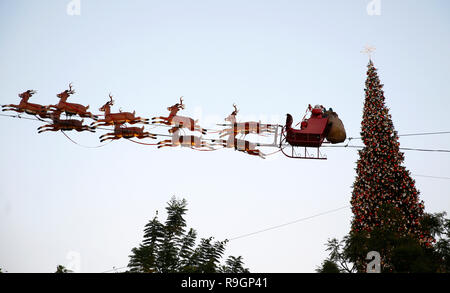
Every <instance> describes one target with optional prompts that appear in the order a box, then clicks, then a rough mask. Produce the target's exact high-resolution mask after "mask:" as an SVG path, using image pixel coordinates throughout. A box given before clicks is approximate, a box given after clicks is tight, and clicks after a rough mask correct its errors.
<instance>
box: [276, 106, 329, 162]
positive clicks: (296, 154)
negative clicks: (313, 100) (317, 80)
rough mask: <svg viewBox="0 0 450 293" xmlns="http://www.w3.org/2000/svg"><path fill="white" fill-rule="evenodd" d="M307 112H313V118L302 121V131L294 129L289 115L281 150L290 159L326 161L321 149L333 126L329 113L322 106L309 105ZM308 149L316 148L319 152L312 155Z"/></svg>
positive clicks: (282, 137)
mask: <svg viewBox="0 0 450 293" xmlns="http://www.w3.org/2000/svg"><path fill="white" fill-rule="evenodd" d="M307 112H311V116H310V117H309V118H308V119H305V118H304V119H303V121H301V123H300V129H296V128H293V127H292V124H293V122H294V120H293V118H292V116H291V115H290V114H287V118H286V125H285V126H284V127H283V129H282V131H281V141H280V149H281V151H282V152H283V154H284V155H286V156H287V157H290V158H298V159H322V160H325V159H326V157H325V156H323V155H322V154H321V153H320V150H319V148H320V147H321V146H322V143H323V142H324V140H325V138H326V137H327V134H328V131H329V130H330V126H331V125H330V123H329V121H328V114H327V111H325V109H324V108H323V107H322V106H316V107H314V108H312V107H311V105H309V106H308V110H307ZM305 116H306V115H305ZM307 148H315V149H316V150H317V152H316V153H315V154H310V153H309V152H308V149H307Z"/></svg>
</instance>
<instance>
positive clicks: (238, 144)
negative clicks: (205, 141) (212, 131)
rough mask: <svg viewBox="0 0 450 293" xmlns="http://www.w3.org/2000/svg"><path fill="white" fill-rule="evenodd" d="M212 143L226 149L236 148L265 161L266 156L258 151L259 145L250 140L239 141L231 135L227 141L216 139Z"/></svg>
mask: <svg viewBox="0 0 450 293" xmlns="http://www.w3.org/2000/svg"><path fill="white" fill-rule="evenodd" d="M212 142H216V143H219V145H221V146H223V147H225V148H234V149H235V150H238V151H240V152H244V153H247V154H249V155H252V156H259V157H260V158H263V159H265V156H266V155H265V154H264V153H262V152H261V151H260V150H258V149H256V147H257V144H256V143H253V142H250V141H248V140H243V139H237V138H236V137H234V136H232V135H229V136H228V139H227V140H223V139H214V140H212Z"/></svg>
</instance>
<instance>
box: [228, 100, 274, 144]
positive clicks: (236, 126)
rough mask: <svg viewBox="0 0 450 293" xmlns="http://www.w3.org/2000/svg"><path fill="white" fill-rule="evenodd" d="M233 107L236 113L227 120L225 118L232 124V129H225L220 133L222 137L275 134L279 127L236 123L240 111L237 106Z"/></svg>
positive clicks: (232, 113) (257, 123) (259, 123)
mask: <svg viewBox="0 0 450 293" xmlns="http://www.w3.org/2000/svg"><path fill="white" fill-rule="evenodd" d="M233 107H234V111H233V112H231V114H230V115H229V116H228V117H227V118H225V121H228V122H230V123H231V127H230V128H226V129H223V130H222V131H221V132H220V137H224V136H227V135H232V136H236V135H238V134H244V135H247V134H249V133H256V134H265V133H274V132H275V127H276V126H277V125H275V124H261V122H236V115H237V113H238V112H239V110H238V108H237V107H236V104H233Z"/></svg>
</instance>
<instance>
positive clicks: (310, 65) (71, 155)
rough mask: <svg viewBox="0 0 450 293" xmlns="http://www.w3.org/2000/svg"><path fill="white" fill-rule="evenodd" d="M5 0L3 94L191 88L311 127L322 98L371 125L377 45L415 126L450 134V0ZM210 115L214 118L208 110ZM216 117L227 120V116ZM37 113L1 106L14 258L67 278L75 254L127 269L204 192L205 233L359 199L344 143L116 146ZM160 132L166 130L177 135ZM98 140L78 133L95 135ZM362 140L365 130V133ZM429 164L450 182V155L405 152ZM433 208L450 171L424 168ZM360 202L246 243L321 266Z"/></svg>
mask: <svg viewBox="0 0 450 293" xmlns="http://www.w3.org/2000/svg"><path fill="white" fill-rule="evenodd" d="M69 2H70V1H69V0H67V1H66V0H59V1H56V0H55V1H50V0H47V1H37V0H34V1H28V0H27V1H25V0H23V1H17V0H14V1H12V0H2V1H0V53H1V54H0V104H6V103H8V104H9V103H16V102H18V97H17V94H18V93H20V92H22V91H25V90H27V89H36V90H38V93H37V94H36V95H35V96H33V98H32V100H30V101H32V102H36V103H41V104H50V103H51V104H55V103H56V102H57V98H56V96H55V95H56V94H57V93H59V92H61V91H63V90H65V89H66V87H67V84H68V83H69V82H73V84H74V87H75V90H76V92H77V93H76V94H75V95H74V96H72V97H71V98H70V100H71V101H73V102H76V103H82V104H90V105H91V109H92V110H93V111H95V112H98V111H97V109H98V108H99V107H100V106H101V105H103V104H104V103H105V101H106V100H107V94H108V93H109V92H112V93H113V94H114V96H115V100H116V105H115V106H114V107H115V108H113V109H115V110H117V109H119V108H122V109H123V110H124V111H132V110H136V112H137V114H138V115H141V116H145V117H152V116H156V115H160V114H166V113H167V111H166V107H167V106H169V105H172V104H173V103H175V102H176V101H177V99H178V97H179V96H184V100H185V104H186V110H185V111H184V113H183V115H191V116H194V117H195V118H199V119H200V123H201V122H202V119H203V120H207V119H209V120H212V119H211V117H218V122H222V121H223V118H225V117H226V116H227V115H228V114H230V112H231V111H232V107H231V105H232V103H237V104H238V107H239V109H240V112H239V115H240V116H238V117H256V118H258V117H275V118H276V117H278V118H279V123H284V115H285V114H286V113H291V114H293V115H294V117H295V119H296V121H298V119H299V118H301V117H300V116H302V115H303V113H304V111H305V108H306V106H307V105H308V104H323V105H325V106H326V107H332V108H333V109H334V110H335V111H337V112H338V113H339V115H340V117H341V119H342V120H343V122H344V124H345V126H346V129H347V133H348V135H349V136H359V130H360V121H361V117H362V106H363V99H364V91H363V89H364V81H365V73H366V69H367V68H366V65H367V56H365V55H363V54H361V53H360V51H361V50H362V49H363V47H364V46H365V45H366V44H371V45H374V46H376V47H377V51H376V53H375V54H374V57H373V60H374V63H375V66H376V67H378V68H379V75H380V78H381V82H382V83H384V84H385V88H384V89H385V95H386V99H387V100H386V103H387V105H388V106H389V107H390V109H391V111H390V113H391V114H392V116H393V121H394V125H395V127H396V129H397V131H398V132H399V133H400V134H401V133H413V132H429V131H445V130H450V127H449V126H448V118H447V117H448V109H449V106H450V103H449V98H450V91H449V88H448V85H449V84H450V56H449V55H450V54H449V52H450V18H449V13H450V3H449V2H448V1H444V0H442V1H434V0H432V1H401V0H391V1H388V0H381V4H382V6H381V15H380V16H369V15H368V14H367V12H366V5H367V4H368V3H369V2H370V1H365V0H348V1H331V0H329V1H294V0H291V1H248V0H246V1H230V0H227V1H213V0H209V1H196V0H191V1H137V0H136V1H100V0H81V15H79V16H69V15H67V14H66V5H67V4H68V3H69ZM208 117H209V118H208ZM210 122H211V121H210ZM39 125H40V123H39V122H36V121H28V120H18V119H10V118H6V117H0V132H1V133H2V143H1V146H0V151H1V153H2V159H1V164H0V166H1V167H0V178H1V183H2V184H1V185H0V239H1V241H0V267H1V268H3V269H4V270H6V271H9V272H51V271H53V270H54V269H55V267H56V265H57V264H63V265H67V264H68V262H69V260H68V259H67V255H68V253H69V252H70V251H75V252H78V253H79V254H80V256H81V271H83V272H101V271H105V270H108V269H111V268H112V267H113V266H116V267H120V266H124V265H127V263H128V255H129V254H130V250H131V248H133V247H134V246H136V245H138V243H139V242H140V241H141V239H142V229H143V227H144V225H145V224H146V223H147V221H148V220H149V219H151V218H152V217H153V215H154V212H155V210H159V211H160V214H161V218H162V219H164V217H165V215H164V213H162V211H163V210H164V207H165V206H166V202H167V201H168V200H169V199H170V197H171V196H172V195H174V194H175V195H177V196H178V197H179V198H186V199H187V200H188V203H189V206H188V207H189V211H188V215H187V222H188V225H189V227H193V228H195V229H197V231H198V234H199V236H200V237H209V236H215V237H216V238H217V239H224V238H233V237H235V236H239V235H241V234H245V233H249V232H253V231H256V230H260V229H264V228H266V227H270V226H273V225H278V224H282V223H285V222H289V221H292V220H295V219H299V218H302V217H307V216H310V215H314V214H317V213H320V212H323V211H327V210H331V209H334V208H338V207H341V206H345V205H348V204H349V201H350V197H351V186H352V183H353V181H354V177H355V171H354V168H355V161H356V160H357V152H356V151H354V150H350V149H327V150H325V151H326V154H327V156H328V160H327V161H310V160H294V159H288V158H286V157H284V156H282V155H281V154H277V155H274V156H273V157H272V158H270V159H268V160H261V159H259V158H254V157H250V156H246V155H244V154H242V153H237V152H234V151H231V150H220V151H217V152H195V151H193V150H187V149H184V150H175V149H163V150H157V149H155V148H153V147H146V146H140V145H136V144H133V143H130V142H128V141H118V142H114V143H111V144H109V145H107V146H105V147H103V148H99V149H86V148H81V147H79V146H76V145H74V144H72V143H71V142H70V141H68V140H67V139H66V138H65V137H64V136H63V135H62V134H61V133H44V134H39V135H38V134H37V131H36V128H37V127H38V126H39ZM161 131H165V129H162V130H161ZM100 134H101V133H98V134H88V133H74V134H72V133H71V134H70V135H71V137H73V138H74V139H76V140H77V141H79V142H80V143H84V144H86V145H97V144H98V138H97V137H98V135H100ZM400 142H401V146H404V147H427V148H447V149H448V148H449V145H450V135H440V136H426V137H425V136H424V137H408V138H406V137H405V138H401V140H400ZM355 144H358V142H355ZM405 165H406V166H407V168H408V169H409V170H410V171H411V172H412V173H413V174H425V175H435V176H447V177H449V176H450V155H447V154H442V153H420V152H406V160H405ZM416 180H417V186H418V188H419V190H420V191H421V199H423V200H424V201H425V207H426V211H428V212H438V211H447V212H448V211H449V210H450V199H449V195H450V194H449V188H450V181H449V180H438V179H429V178H423V177H417V178H416ZM351 216H352V214H351V211H350V209H346V210H341V211H338V212H336V213H332V214H329V215H325V216H321V217H318V218H314V219H310V220H308V221H304V222H301V223H297V224H294V225H290V226H286V227H283V228H280V229H277V230H272V231H268V232H265V233H261V234H258V235H254V236H251V237H247V238H242V239H237V240H235V241H231V242H230V243H229V244H228V247H227V254H232V255H242V256H243V257H244V260H245V263H246V265H247V266H248V267H249V268H250V270H251V271H253V272H313V271H314V269H315V267H316V266H317V265H319V264H320V262H321V261H322V260H323V259H324V258H325V257H326V252H325V246H324V243H325V242H326V240H327V238H331V237H342V236H343V235H345V234H346V233H347V232H348V230H349V226H350V221H351Z"/></svg>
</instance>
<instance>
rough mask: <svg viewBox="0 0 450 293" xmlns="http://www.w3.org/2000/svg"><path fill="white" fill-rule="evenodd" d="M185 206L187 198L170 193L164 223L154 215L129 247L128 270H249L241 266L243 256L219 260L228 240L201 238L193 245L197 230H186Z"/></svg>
mask: <svg viewBox="0 0 450 293" xmlns="http://www.w3.org/2000/svg"><path fill="white" fill-rule="evenodd" d="M186 207H187V202H186V200H184V199H183V200H177V199H176V198H175V197H172V199H171V200H170V201H169V202H168V206H167V208H166V210H167V219H166V221H165V223H164V224H162V223H161V222H159V220H158V215H156V216H155V217H154V218H153V219H152V220H151V221H150V222H149V223H148V224H147V225H146V226H145V230H144V240H143V242H142V243H141V244H140V245H139V247H137V248H136V247H135V248H133V249H132V250H131V252H132V254H131V255H130V262H129V264H128V267H129V272H140V273H143V272H157V273H175V272H186V273H216V272H225V271H226V272H235V273H240V272H248V269H244V268H243V262H242V257H237V258H235V257H230V258H229V259H228V260H227V261H226V263H225V265H221V264H220V261H221V259H222V257H223V254H224V252H225V245H226V243H227V240H225V241H213V239H214V238H213V237H210V238H202V239H200V243H199V245H198V246H197V247H196V246H195V245H196V238H197V233H196V231H195V230H194V229H192V228H191V229H189V230H188V231H187V232H186V221H185V219H184V215H185V213H186V211H187V208H186Z"/></svg>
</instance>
